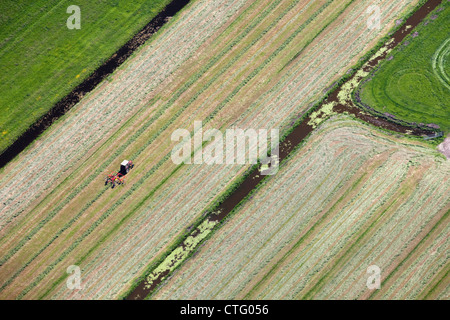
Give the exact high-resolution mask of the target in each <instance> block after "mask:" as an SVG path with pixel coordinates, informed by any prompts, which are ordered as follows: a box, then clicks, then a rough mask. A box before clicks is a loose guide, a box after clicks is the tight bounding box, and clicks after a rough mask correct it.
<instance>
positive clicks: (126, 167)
mask: <svg viewBox="0 0 450 320" xmlns="http://www.w3.org/2000/svg"><path fill="white" fill-rule="evenodd" d="M133 166H134V165H133V162H132V161H128V160H123V161H122V163H121V164H120V171H119V173H120V174H122V175H126V174H127V173H128V172H129V171H130V169H132V168H133Z"/></svg>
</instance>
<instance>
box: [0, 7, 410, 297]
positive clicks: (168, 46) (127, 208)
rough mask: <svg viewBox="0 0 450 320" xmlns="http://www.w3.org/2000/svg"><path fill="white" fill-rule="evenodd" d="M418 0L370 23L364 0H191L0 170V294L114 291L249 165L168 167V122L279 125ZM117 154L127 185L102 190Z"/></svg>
mask: <svg viewBox="0 0 450 320" xmlns="http://www.w3.org/2000/svg"><path fill="white" fill-rule="evenodd" d="M416 3H417V1H416V2H411V1H406V0H405V1H395V2H393V1H382V2H380V6H381V9H382V12H383V19H382V21H381V26H382V29H381V31H373V30H369V29H368V28H367V27H366V19H367V17H368V15H367V8H368V7H369V6H370V5H372V2H371V1H351V0H347V1H325V0H321V1H317V0H314V1H299V0H291V1H268V0H255V1H250V2H249V1H243V0H227V1H211V0H208V1H201V0H198V1H193V2H192V3H190V4H189V5H188V6H187V7H186V8H185V9H184V10H183V11H182V12H181V13H180V14H179V15H177V16H175V17H174V18H173V19H172V20H171V21H170V22H169V23H168V24H166V25H165V26H164V27H163V28H162V29H161V30H160V31H159V32H158V33H157V34H156V36H155V37H153V38H152V40H151V41H149V42H148V43H146V44H145V45H144V46H143V47H141V48H140V49H139V50H138V51H137V52H136V53H135V54H134V55H133V57H132V58H130V59H129V60H128V61H127V62H126V63H125V64H123V65H122V66H121V67H120V68H119V69H118V70H117V71H116V72H115V73H114V74H113V75H112V76H111V77H109V79H108V80H107V81H104V82H103V83H102V84H101V85H100V86H99V87H98V88H96V89H95V90H94V91H92V92H91V93H90V94H89V95H87V96H86V97H85V98H84V99H83V100H82V101H81V102H80V103H79V104H78V105H77V106H75V107H74V108H73V109H72V110H71V111H70V112H69V113H68V114H66V116H64V117H63V118H62V119H60V121H58V122H57V123H56V124H55V125H54V126H52V127H51V128H50V129H49V130H48V131H46V132H45V133H44V134H43V135H42V137H40V138H39V139H38V140H37V141H36V142H35V143H34V144H33V145H32V146H30V147H29V148H28V149H27V150H26V151H25V152H24V153H22V154H21V155H20V156H19V157H18V158H17V159H15V160H14V161H13V162H11V163H10V164H8V166H6V167H5V168H4V169H3V170H2V171H1V172H0V196H1V198H2V199H3V200H2V203H1V204H0V205H1V207H0V212H1V215H0V235H1V238H0V252H1V257H0V274H1V278H0V297H2V298H18V299H36V298H42V299H50V298H56V299H96V298H97V299H98V298H102V299H113V298H117V297H120V296H121V294H123V293H124V292H126V291H127V290H128V289H129V288H130V286H131V285H132V282H133V280H134V279H135V278H137V277H139V276H142V275H143V274H144V271H146V270H147V269H148V266H149V265H152V264H153V263H155V262H156V261H159V260H160V259H161V258H162V257H164V256H166V255H167V253H168V252H170V248H171V246H172V245H173V244H174V243H177V241H178V239H179V238H180V237H181V236H183V235H185V234H186V232H189V230H190V229H191V226H192V224H193V223H194V222H195V221H197V220H198V219H199V218H200V217H201V216H202V214H203V213H204V210H205V209H206V208H208V207H209V206H210V205H211V204H212V203H214V201H215V200H216V199H217V198H218V197H219V196H220V195H221V194H222V193H223V192H226V191H227V190H228V188H229V186H230V185H231V184H232V183H233V181H235V179H237V178H236V177H239V176H240V175H241V174H242V173H243V172H244V171H245V170H246V169H247V168H248V165H226V166H225V165H215V166H209V165H179V166H177V165H175V164H174V163H173V162H172V161H171V159H170V154H171V150H172V148H173V147H174V143H172V142H171V140H170V136H171V134H172V132H174V130H176V129H179V128H185V129H188V130H190V131H191V130H192V129H193V122H194V121H195V120H199V121H200V120H202V121H203V128H204V130H207V129H209V128H217V129H220V130H224V129H227V128H229V127H232V126H236V127H239V128H242V129H246V128H257V129H269V130H270V129H272V128H280V133H281V134H283V132H284V131H287V130H289V129H290V126H291V125H292V121H294V120H295V119H297V118H298V117H299V115H300V114H301V113H303V112H305V111H306V110H308V108H309V107H310V106H311V105H312V103H314V102H315V101H317V100H318V99H320V98H321V97H322V96H323V94H324V91H325V89H326V88H328V87H329V86H330V85H331V84H332V83H333V82H335V81H336V80H337V79H339V78H340V77H341V76H342V74H343V73H345V72H346V71H347V70H348V69H349V68H350V67H351V66H353V65H355V64H356V62H357V61H358V59H359V57H360V56H362V55H363V54H364V53H365V52H366V51H367V50H369V49H371V48H372V47H373V46H374V45H375V44H376V43H377V42H378V39H380V38H381V37H383V36H384V34H385V33H387V31H388V30H390V29H391V28H392V27H393V25H394V22H393V21H394V20H395V19H396V18H398V17H400V16H402V14H404V13H405V12H407V11H408V10H410V9H411V8H412V7H413V6H414V5H415V4H416ZM123 159H128V160H132V161H133V162H134V163H135V164H136V166H135V168H134V169H133V170H132V171H131V173H130V174H129V175H127V177H126V184H125V186H123V187H120V188H115V189H113V190H112V189H110V188H106V187H105V186H104V184H103V183H104V176H105V175H106V174H107V173H110V172H113V171H117V169H118V166H119V164H120V162H121V161H122V160H123ZM36 172H40V173H41V175H40V176H39V179H38V180H37V182H36V183H35V184H33V185H32V186H30V182H29V177H30V176H32V175H34V174H35V173H36ZM73 264H75V265H78V266H80V268H81V272H82V279H83V282H82V286H83V290H75V291H72V290H68V289H67V287H66V284H65V281H66V279H67V277H68V274H67V273H66V269H67V267H68V266H69V265H73Z"/></svg>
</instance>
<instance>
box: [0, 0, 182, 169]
mask: <svg viewBox="0 0 450 320" xmlns="http://www.w3.org/2000/svg"><path fill="white" fill-rule="evenodd" d="M188 3H189V0H173V1H172V2H171V3H169V4H168V5H167V6H166V7H165V8H164V9H163V10H162V11H161V12H160V13H158V15H157V16H156V17H154V18H153V19H152V20H151V21H150V22H149V23H148V24H147V25H146V26H145V27H144V28H143V29H142V30H141V31H139V32H138V33H137V34H136V35H135V36H134V37H133V38H131V40H129V41H128V42H127V43H125V44H124V45H123V46H122V47H121V48H120V49H119V50H117V52H116V53H114V54H113V55H112V56H111V57H110V58H109V59H108V60H106V61H105V62H104V63H103V64H102V65H101V66H100V67H99V68H98V69H97V70H95V71H94V72H93V73H92V74H91V75H90V76H89V77H88V78H87V79H86V80H84V81H83V82H82V83H81V84H79V85H78V86H77V87H76V88H75V89H74V90H73V91H72V92H71V93H69V94H68V95H67V96H65V97H64V98H62V99H61V100H60V101H59V102H58V103H56V105H54V106H53V107H52V108H51V109H50V111H49V112H48V113H46V114H45V115H43V116H42V117H41V118H40V119H38V120H37V121H36V122H35V123H34V124H33V125H32V126H31V127H30V128H28V129H27V131H25V132H24V133H23V134H22V135H21V136H20V137H19V138H18V139H17V140H16V141H14V142H13V143H12V144H11V145H10V146H9V147H8V148H7V149H5V150H4V151H3V152H2V153H1V154H0V168H3V167H4V166H5V165H6V164H7V163H8V162H9V161H11V160H12V159H14V158H15V157H16V156H17V155H18V154H19V153H20V152H22V151H23V150H24V149H25V148H26V147H27V146H29V145H30V144H31V143H32V142H33V141H34V140H35V139H36V138H37V137H38V136H39V135H40V134H42V133H43V132H44V131H45V130H46V129H47V128H48V127H49V126H50V125H51V124H52V123H53V122H55V121H56V120H58V119H59V118H60V117H61V116H63V115H64V114H65V113H66V112H67V111H69V110H70V109H71V108H72V107H73V106H74V105H75V104H77V103H78V102H79V101H80V100H81V98H83V97H84V96H85V95H86V94H87V93H89V92H90V91H92V90H93V89H94V88H95V87H96V86H97V85H98V84H99V83H100V82H102V81H103V80H104V79H105V78H106V77H107V76H108V75H110V74H111V73H113V72H114V70H115V69H116V68H117V67H119V66H120V65H121V64H122V63H123V62H124V61H125V60H126V59H127V58H129V57H130V56H131V54H132V53H133V52H134V51H135V50H136V49H137V48H139V47H140V46H141V45H142V44H143V43H144V42H146V41H147V40H148V39H149V38H150V37H151V36H152V35H153V34H154V33H155V32H157V31H158V30H159V29H160V28H161V27H162V26H163V25H164V24H165V23H166V22H167V21H168V20H169V18H171V17H173V16H174V15H175V14H176V13H177V12H179V11H180V10H181V9H182V8H184V7H185V6H186V5H187V4H188Z"/></svg>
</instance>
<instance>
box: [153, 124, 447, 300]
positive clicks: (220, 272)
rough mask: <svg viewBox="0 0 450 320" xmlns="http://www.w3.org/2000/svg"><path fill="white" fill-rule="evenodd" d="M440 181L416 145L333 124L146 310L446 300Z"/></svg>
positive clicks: (428, 154)
mask: <svg viewBox="0 0 450 320" xmlns="http://www.w3.org/2000/svg"><path fill="white" fill-rule="evenodd" d="M449 170H450V162H449V161H447V160H446V159H445V158H443V157H441V156H440V155H439V154H438V153H437V152H436V151H434V150H432V149H429V148H428V147H427V146H426V145H424V144H423V143H421V142H417V141H414V140H409V141H408V140H405V139H402V138H395V137H394V136H393V135H390V136H388V135H386V134H385V133H382V132H381V131H378V129H373V128H371V127H370V126H369V125H367V124H362V123H360V122H358V121H354V120H352V119H351V118H349V117H347V116H343V115H340V116H335V117H334V118H332V119H331V120H328V121H326V122H325V123H323V124H322V125H320V126H319V127H318V128H317V129H316V130H315V131H314V132H313V134H312V135H311V136H310V137H309V138H308V139H307V141H306V142H305V143H304V144H303V145H302V146H301V147H300V148H298V149H297V150H296V152H294V153H293V154H291V155H290V157H289V159H288V160H287V161H286V162H283V164H282V166H281V168H280V171H279V172H278V174H277V175H275V176H271V177H269V178H268V179H267V181H266V182H265V183H264V184H263V185H262V186H260V187H259V188H258V189H257V191H255V192H254V193H253V194H252V195H251V196H250V197H249V198H248V199H247V200H246V202H245V203H243V204H241V206H240V207H238V208H235V210H234V212H233V213H232V215H231V216H230V217H229V218H228V219H227V220H226V221H225V222H224V223H223V225H221V226H220V228H219V229H218V230H217V231H216V233H214V235H213V236H212V237H211V238H210V239H208V241H207V242H205V243H204V245H202V246H201V247H200V248H199V249H198V250H197V252H196V253H195V254H194V255H193V256H192V257H191V258H190V259H188V260H187V261H186V263H185V264H184V265H183V266H182V267H180V268H179V269H177V270H176V271H175V272H174V273H173V275H171V276H170V277H169V279H168V280H166V281H164V282H163V283H162V284H161V286H160V287H159V289H158V290H157V291H156V293H155V294H154V295H152V296H150V298H151V299H188V300H189V299H367V298H374V299H378V298H382V299H420V298H425V297H426V298H440V299H448V285H449V279H448V277H447V276H446V274H447V273H448V271H449V263H448V259H449V257H448V250H449V239H448V234H449V232H450V228H449V222H450V220H449V219H450V217H449V212H450V200H449V198H448V194H449V192H450V176H449V175H448V172H449ZM386 177H389V179H386ZM371 265H377V266H378V267H379V268H380V269H381V281H382V284H381V289H379V290H371V289H369V288H367V286H366V282H367V279H368V277H369V274H367V268H368V267H369V266H371Z"/></svg>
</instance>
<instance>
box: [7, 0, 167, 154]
mask: <svg viewBox="0 0 450 320" xmlns="http://www.w3.org/2000/svg"><path fill="white" fill-rule="evenodd" d="M169 2H170V0H138V1H130V0H128V1H118V0H107V1H98V0H97V1H87V0H80V1H77V2H76V3H74V2H73V1H67V0H63V1H56V0H39V1H26V0H19V1H11V0H5V1H1V2H0V25H1V28H0V68H1V72H0V152H1V151H3V150H5V148H6V147H7V146H8V145H10V144H11V143H12V142H14V140H16V139H17V138H18V136H19V135H20V134H21V133H23V132H24V131H25V130H26V129H27V128H28V127H29V126H30V125H31V124H32V123H33V122H34V121H36V120H37V119H38V118H39V117H40V116H42V115H43V114H45V113H46V112H47V111H48V110H49V109H50V108H51V107H52V106H53V105H54V104H55V103H57V102H58V101H59V100H60V99H61V98H63V97H64V96H65V95H67V94H68V93H70V91H71V90H73V89H74V88H75V87H76V86H77V85H78V84H80V83H81V82H82V81H83V80H84V79H85V78H87V77H88V76H89V75H90V74H91V73H92V72H93V71H94V70H95V69H96V68H97V67H98V66H100V65H101V64H102V63H103V62H104V61H105V60H107V59H108V58H109V57H110V56H111V55H112V54H113V53H114V52H115V51H116V50H117V49H118V48H120V47H121V46H122V45H123V44H125V42H127V41H128V40H129V39H131V38H132V37H133V35H134V34H135V33H136V32H138V31H139V30H140V29H141V28H142V27H143V26H144V25H146V24H147V23H148V22H149V21H150V20H151V19H152V18H153V17H154V16H156V14H157V13H158V12H160V11H161V10H162V9H163V8H164V7H165V6H166V5H167V4H168V3H169ZM72 4H76V5H78V6H79V7H80V9H81V29H79V30H77V29H73V30H70V29H68V28H67V25H66V21H67V19H68V18H69V16H70V15H71V14H70V13H67V12H66V10H67V8H68V7H69V6H70V5H72Z"/></svg>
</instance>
